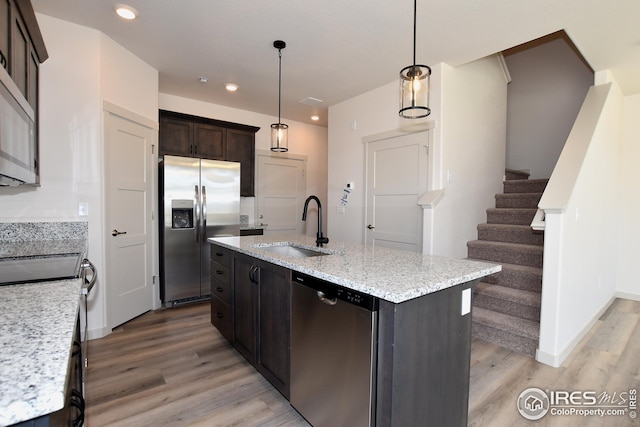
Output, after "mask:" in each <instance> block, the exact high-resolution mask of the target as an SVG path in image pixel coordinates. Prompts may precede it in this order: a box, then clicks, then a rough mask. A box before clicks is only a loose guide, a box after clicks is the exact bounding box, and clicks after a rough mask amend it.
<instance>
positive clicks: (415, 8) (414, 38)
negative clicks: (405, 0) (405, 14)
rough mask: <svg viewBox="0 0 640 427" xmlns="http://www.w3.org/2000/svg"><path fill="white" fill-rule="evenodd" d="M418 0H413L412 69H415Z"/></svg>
mask: <svg viewBox="0 0 640 427" xmlns="http://www.w3.org/2000/svg"><path fill="white" fill-rule="evenodd" d="M417 4H418V0H413V70H411V71H413V72H414V73H415V71H416V15H417V10H418V5H417Z"/></svg>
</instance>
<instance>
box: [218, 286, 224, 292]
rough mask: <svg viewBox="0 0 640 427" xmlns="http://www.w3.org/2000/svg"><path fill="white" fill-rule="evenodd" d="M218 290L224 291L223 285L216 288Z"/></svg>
mask: <svg viewBox="0 0 640 427" xmlns="http://www.w3.org/2000/svg"><path fill="white" fill-rule="evenodd" d="M216 292H224V289H222V287H220V286H218V287H217V288H216Z"/></svg>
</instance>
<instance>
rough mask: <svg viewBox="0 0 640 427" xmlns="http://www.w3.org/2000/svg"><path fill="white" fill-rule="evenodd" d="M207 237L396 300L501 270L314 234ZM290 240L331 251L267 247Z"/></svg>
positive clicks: (325, 278)
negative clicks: (320, 242) (301, 254)
mask: <svg viewBox="0 0 640 427" xmlns="http://www.w3.org/2000/svg"><path fill="white" fill-rule="evenodd" d="M209 241H210V242H212V243H217V244H219V245H220V246H222V247H225V248H227V249H232V250H234V251H237V252H240V253H244V254H246V255H250V256H252V257H255V258H258V259H261V260H264V261H267V262H271V263H273V264H277V265H280V266H283V267H287V268H290V269H291V270H294V271H298V272H301V273H305V274H308V275H310V276H313V277H316V278H319V279H323V280H327V281H329V282H332V283H336V284H338V285H341V286H344V287H346V288H349V289H353V290H357V291H360V292H364V293H366V294H369V295H372V296H375V297H378V298H381V299H384V300H386V301H390V302H392V303H396V304H397V303H402V302H404V301H408V300H410V299H413V298H418V297H421V296H424V295H427V294H430V293H433V292H437V291H439V290H442V289H446V288H449V287H452V286H455V285H458V284H462V283H466V282H469V281H472V280H475V279H479V278H481V277H484V276H488V275H490V274H493V273H497V272H499V271H501V270H502V266H501V265H499V264H491V263H485V262H479V261H471V260H467V259H456V258H449V257H441V256H432V255H424V254H418V253H414V252H408V251H402V250H397V249H389V248H383V247H372V246H366V245H361V244H354V243H347V242H334V241H333V240H330V242H329V244H326V245H324V247H322V248H316V246H315V238H312V237H307V236H298V235H292V234H287V235H279V236H273V235H266V236H242V237H240V236H234V237H214V238H210V239H209ZM287 244H293V245H294V246H299V247H303V248H307V249H313V250H319V251H322V252H326V253H329V254H330V255H327V256H315V257H308V258H296V257H290V256H285V255H279V254H276V253H273V252H271V251H269V250H267V249H266V248H267V247H268V246H274V245H280V246H283V245H287Z"/></svg>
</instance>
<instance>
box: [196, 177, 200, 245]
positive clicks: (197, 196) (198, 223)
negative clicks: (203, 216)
mask: <svg viewBox="0 0 640 427" xmlns="http://www.w3.org/2000/svg"><path fill="white" fill-rule="evenodd" d="M195 190H196V209H195V211H196V243H200V194H198V186H197V185H196V186H195Z"/></svg>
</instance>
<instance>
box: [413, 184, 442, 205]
mask: <svg viewBox="0 0 640 427" xmlns="http://www.w3.org/2000/svg"><path fill="white" fill-rule="evenodd" d="M444 191H445V190H444V188H443V189H441V190H431V191H427V192H426V193H424V194H423V195H422V196H420V198H419V199H418V204H419V205H420V206H422V208H423V209H433V208H435V207H436V205H437V204H438V203H440V200H442V198H443V197H444Z"/></svg>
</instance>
